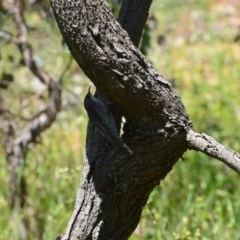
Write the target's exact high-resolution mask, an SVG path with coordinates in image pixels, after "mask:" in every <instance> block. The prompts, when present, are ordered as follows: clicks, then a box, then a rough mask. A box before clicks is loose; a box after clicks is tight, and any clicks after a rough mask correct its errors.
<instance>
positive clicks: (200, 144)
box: [187, 130, 240, 173]
mask: <svg viewBox="0 0 240 240" xmlns="http://www.w3.org/2000/svg"><path fill="white" fill-rule="evenodd" d="M187 141H188V147H189V149H193V150H196V151H201V152H203V153H205V154H207V155H208V156H211V157H214V158H215V159H218V160H220V161H221V162H223V163H225V164H226V165H228V166H229V167H230V168H232V169H234V170H235V171H237V172H238V173H240V154H239V153H237V152H235V151H233V150H231V149H229V148H226V147H225V146H223V145H222V144H220V143H218V142H217V141H216V140H215V139H214V138H212V137H210V136H208V135H207V134H205V133H202V134H200V133H197V132H194V131H193V130H190V131H189V132H188V134H187Z"/></svg>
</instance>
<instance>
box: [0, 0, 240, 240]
mask: <svg viewBox="0 0 240 240" xmlns="http://www.w3.org/2000/svg"><path fill="white" fill-rule="evenodd" d="M216 9H217V7H216V3H213V2H212V1H194V0H188V1H183V2H181V3H180V2H179V3H176V1H166V0H164V1H160V2H159V1H154V6H153V8H152V12H153V13H154V15H155V17H156V19H157V20H158V25H157V27H156V28H155V29H154V31H153V32H152V39H151V41H152V48H151V49H150V51H149V54H148V57H149V59H150V60H151V61H152V63H153V64H154V66H155V67H156V68H157V69H158V70H159V72H161V73H162V74H163V75H164V76H165V77H166V78H168V79H169V80H171V81H172V83H173V84H174V85H175V89H176V91H177V92H178V94H179V95H180V96H181V98H182V100H183V102H184V105H185V107H186V109H187V111H188V113H189V115H190V118H191V119H192V120H193V123H194V126H195V129H196V130H198V131H199V132H205V133H207V134H209V135H212V136H213V137H215V138H216V139H217V140H218V141H219V142H222V143H223V144H226V145H227V146H229V147H231V148H233V149H235V150H236V151H238V152H240V134H239V129H240V105H239V104H240V95H239V90H240V81H239V76H240V46H239V43H236V42H233V41H232V39H233V38H234V34H235V32H236V31H235V29H234V28H231V27H228V24H225V25H224V24H223V26H222V25H221V26H220V27H222V28H221V31H219V30H218V29H217V28H216V26H219V24H220V23H222V22H224V23H228V22H229V16H228V15H222V14H220V13H219V12H218V11H217V10H216ZM34 14H36V13H34ZM34 14H33V13H31V14H29V15H28V16H27V18H28V20H29V21H31V22H32V23H35V24H36V26H37V30H34V31H31V32H30V35H29V37H30V40H31V42H32V44H33V45H34V50H35V51H36V52H37V55H38V58H39V61H40V62H41V63H42V64H43V66H44V67H45V68H46V69H47V70H48V71H49V72H50V73H51V74H53V75H55V76H58V74H59V72H60V71H61V69H62V68H63V66H64V65H65V64H66V62H67V59H68V56H69V55H68V52H67V50H66V49H63V48H62V47H61V37H60V35H59V31H58V30H57V29H56V28H55V27H54V26H52V25H49V24H47V23H45V22H44V21H40V20H39V19H38V18H37V16H34ZM8 24H9V22H8ZM224 26H225V28H224ZM38 29H39V31H38ZM160 34H161V35H164V36H165V38H166V47H165V48H162V47H161V46H159V45H158V44H157V41H156V39H157V37H158V35H160ZM36 39H39V41H35V40H36ZM44 46H48V47H47V48H46V47H44ZM15 52H16V49H15V48H14V46H13V45H8V46H7V47H5V48H4V49H3V51H2V52H1V56H2V59H3V60H4V61H5V62H6V63H8V64H7V66H6V65H3V64H2V62H3V61H2V62H1V65H0V66H1V68H2V69H0V72H1V71H2V70H3V68H6V67H7V69H10V70H11V69H14V76H15V77H16V79H15V83H14V84H12V86H10V91H9V92H8V93H7V94H6V93H3V92H1V94H4V95H3V96H4V97H5V98H6V103H7V104H8V105H9V106H11V111H13V112H15V111H19V106H20V105H19V95H21V93H22V92H23V91H27V90H29V89H30V87H29V84H26V83H28V82H29V81H31V75H30V74H29V73H28V72H27V71H26V70H25V69H24V68H14V67H13V66H12V64H11V63H9V62H8V61H7V59H8V56H9V55H10V54H14V53H15ZM16 56H17V58H16V59H18V55H17V54H16ZM49 56H51V57H49ZM86 85H87V82H86V79H85V78H84V77H83V74H82V72H81V71H80V70H79V69H78V68H77V67H76V64H74V63H73V64H72V65H71V69H70V71H69V72H68V73H67V75H66V77H65V80H64V88H65V89H68V90H70V91H72V92H74V91H78V92H80V93H79V96H77V99H78V101H79V104H78V105H77V106H76V105H75V106H74V107H71V106H69V107H66V108H65V110H64V111H63V112H61V113H60V114H59V116H58V119H57V121H56V123H54V125H53V126H52V127H51V128H50V129H49V130H48V131H47V132H45V133H44V135H43V136H42V143H41V144H39V145H37V146H34V147H33V148H32V149H31V150H30V151H29V154H28V158H27V164H26V166H25V171H24V174H25V176H26V179H27V185H28V197H27V206H26V209H25V211H24V212H23V213H22V216H24V215H26V216H27V217H28V218H29V219H31V221H30V223H29V228H30V239H46V240H48V239H54V238H55V237H56V235H57V234H58V233H63V232H64V230H65V229H66V227H67V223H68V220H69V217H70V216H71V212H72V209H73V205H74V202H75V195H76V190H77V187H78V185H79V183H80V176H81V168H82V161H83V158H84V146H85V134H86V123H87V118H86V114H85V113H84V112H83V110H82V108H83V107H82V104H81V102H82V101H81V100H82V98H83V95H84V92H85V89H86ZM77 88H79V89H78V90H77ZM8 94H9V95H8ZM21 96H22V97H24V96H25V95H24V94H22V95H21ZM63 96H64V101H67V100H68V101H69V99H70V100H71V99H72V98H71V96H72V95H71V94H69V91H66V90H64V92H63ZM36 106H38V103H37V102H34V101H32V102H31V103H30V110H29V109H24V111H23V113H24V114H25V115H29V114H30V113H32V112H34V111H35V110H36ZM21 112H22V110H21ZM17 120H19V119H17ZM24 124H25V123H24V122H21V123H20V125H24ZM184 159H185V160H184V161H182V160H180V161H179V162H178V163H177V164H176V165H175V167H174V169H173V170H172V172H171V173H170V174H169V175H168V176H167V177H166V179H164V181H162V182H161V185H160V186H159V187H157V188H156V189H155V190H154V191H153V192H152V194H151V196H150V199H149V201H148V204H147V206H146V207H145V209H144V211H143V215H142V218H141V221H140V224H139V229H140V234H138V235H137V234H134V235H133V236H132V237H131V240H140V239H144V240H159V239H162V240H165V239H166V240H177V239H178V240H188V239H189V240H192V239H193V240H195V239H196V240H197V239H203V240H208V239H211V240H212V239H213V240H214V239H221V240H228V239H233V240H237V239H240V231H239V223H240V222H239V221H240V220H239V219H240V202H239V196H240V189H239V176H238V175H237V174H236V173H235V172H233V171H232V170H230V169H228V168H227V167H226V166H224V165H223V164H221V163H220V162H218V161H216V160H213V159H211V158H209V157H207V156H205V155H203V154H201V153H196V152H193V151H189V152H187V153H186V154H185V155H184ZM0 165H1V166H0V182H1V190H0V209H1V215H0V232H1V234H0V240H5V239H18V235H19V232H18V231H19V229H18V224H17V222H18V221H19V219H16V220H15V221H14V218H13V217H14V216H13V215H12V211H11V210H10V209H9V207H8V197H9V192H8V173H7V170H6V162H5V159H4V154H3V151H2V149H1V148H0ZM2 226H4V227H3V228H2Z"/></svg>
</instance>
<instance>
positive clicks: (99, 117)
mask: <svg viewBox="0 0 240 240" xmlns="http://www.w3.org/2000/svg"><path fill="white" fill-rule="evenodd" d="M84 107H85V109H86V112H87V114H88V118H89V120H90V121H91V122H92V123H93V125H94V126H95V127H96V129H97V130H98V132H99V133H100V134H101V135H102V136H104V137H105V138H106V139H107V140H108V141H109V142H110V143H111V144H112V145H114V146H116V147H118V148H120V149H122V150H124V151H127V152H128V153H129V154H131V155H132V150H131V149H130V148H129V147H128V146H127V145H126V144H125V143H124V142H123V140H122V138H121V137H120V136H119V133H118V130H117V128H116V122H115V120H114V117H113V115H112V113H111V111H110V109H109V108H108V107H107V106H106V104H105V103H103V102H102V101H100V100H99V99H98V98H96V97H94V96H93V95H92V94H91V87H89V89H88V93H87V95H86V96H85V98H84Z"/></svg>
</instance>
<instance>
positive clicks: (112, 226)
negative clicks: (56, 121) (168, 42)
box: [51, 0, 194, 240]
mask: <svg viewBox="0 0 240 240" xmlns="http://www.w3.org/2000/svg"><path fill="white" fill-rule="evenodd" d="M127 2H128V3H129V4H133V5H134V4H135V6H137V7H136V9H138V10H139V8H138V7H140V5H141V3H142V7H143V5H144V4H143V2H144V1H142V2H141V1H137V0H135V1H134V0H132V1H130V0H129V1H125V3H127ZM146 2H147V1H145V3H146ZM149 2H150V1H149ZM51 3H52V7H53V11H54V14H55V17H56V20H57V23H58V25H59V28H60V30H61V33H62V35H63V37H64V39H65V41H66V43H67V45H68V47H69V50H70V52H71V54H72V55H73V57H74V58H75V60H76V61H77V63H78V64H79V66H80V67H81V68H82V69H83V71H84V72H85V74H86V75H87V76H88V77H89V78H90V79H91V81H93V82H94V84H95V85H96V86H97V88H98V89H99V90H100V91H101V92H102V93H103V94H104V95H105V96H106V97H107V98H108V100H109V101H111V102H113V103H114V104H115V106H117V108H118V109H119V111H120V114H121V115H123V116H124V117H125V118H126V123H125V124H124V128H123V130H124V134H123V136H122V138H123V140H124V141H125V142H126V144H127V145H128V146H130V148H131V149H132V150H133V155H131V156H129V155H128V154H126V153H123V152H121V151H120V150H119V149H117V148H114V147H113V146H111V145H109V144H108V142H107V141H106V139H105V138H104V137H103V136H101V135H100V134H98V132H97V130H96V129H95V128H94V126H93V125H92V124H91V123H89V125H88V134H87V144H86V159H85V161H84V169H83V176H82V183H81V186H80V188H79V190H78V193H77V199H76V204H75V210H74V212H73V215H72V218H71V221H70V223H69V226H68V229H67V232H66V233H65V235H64V236H63V239H65V240H66V239H82V240H84V239H102V240H105V239H114V240H124V239H127V238H128V237H129V236H130V235H131V233H132V232H133V230H134V229H135V227H136V225H137V223H138V221H139V218H140V215H141V211H142V208H143V206H144V205H145V204H146V201H147V199H148V196H149V194H150V192H151V191H152V189H153V188H154V186H156V185H157V184H159V182H160V181H161V180H162V179H163V178H164V177H165V176H166V174H167V173H168V172H169V171H170V170H171V169H172V167H173V165H174V164H175V163H176V161H177V160H178V159H179V158H180V157H181V156H182V154H183V153H184V152H185V151H186V150H187V149H188V148H191V146H193V145H191V143H192V142H194V137H193V138H190V137H188V136H189V135H188V133H189V132H190V131H192V132H193V130H192V123H191V121H190V120H189V118H188V115H187V113H186V111H185V109H184V107H183V104H182V102H181V100H180V98H179V97H178V96H177V95H176V93H175V92H174V90H173V89H172V86H171V84H170V83H169V82H167V81H166V80H165V79H164V78H163V77H162V76H161V75H160V74H158V73H157V72H156V70H155V69H154V68H153V67H152V65H151V64H150V63H149V62H148V61H147V60H146V58H145V57H144V56H143V55H142V54H141V53H140V52H139V50H138V49H137V48H136V47H135V46H137V44H138V42H139V39H138V37H136V38H135V37H133V36H135V34H136V36H139V33H141V29H142V26H143V25H141V24H139V26H140V25H141V26H140V27H139V29H138V30H137V31H136V32H133V33H132V32H131V34H129V35H130V36H131V37H132V40H133V41H134V42H133V43H132V41H131V40H130V38H129V36H128V34H127V33H126V32H125V31H124V30H123V29H122V28H121V26H120V24H119V23H118V22H117V21H116V20H115V19H114V17H113V15H112V14H111V12H110V11H109V9H108V7H107V5H106V2H105V1H102V0H92V1H86V0H73V1H67V0H51ZM133 5H132V6H133ZM126 6H130V5H125V7H126ZM133 9H134V8H133ZM130 12H131V11H129V13H130ZM143 12H144V11H140V10H139V13H143ZM125 13H126V12H125ZM146 16H147V11H146V10H145V14H142V15H141V14H140V15H139V16H135V17H136V19H137V17H139V18H141V22H144V21H145V20H146ZM119 19H120V20H121V23H122V24H123V27H126V29H127V30H128V31H134V27H133V26H131V23H130V22H128V23H129V24H130V25H128V24H125V25H124V23H125V19H128V17H127V15H125V16H124V14H123V15H122V16H121V17H119ZM123 19H124V20H123ZM132 23H134V21H132ZM134 45H135V46H134Z"/></svg>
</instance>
